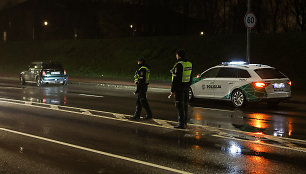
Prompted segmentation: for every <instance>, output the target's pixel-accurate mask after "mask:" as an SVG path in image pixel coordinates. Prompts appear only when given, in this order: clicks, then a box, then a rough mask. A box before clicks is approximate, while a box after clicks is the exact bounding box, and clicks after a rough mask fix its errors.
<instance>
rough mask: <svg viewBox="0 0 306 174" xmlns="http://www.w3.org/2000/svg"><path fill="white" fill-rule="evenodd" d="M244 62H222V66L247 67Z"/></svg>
mask: <svg viewBox="0 0 306 174" xmlns="http://www.w3.org/2000/svg"><path fill="white" fill-rule="evenodd" d="M245 64H247V63H246V62H244V61H232V62H222V65H245Z"/></svg>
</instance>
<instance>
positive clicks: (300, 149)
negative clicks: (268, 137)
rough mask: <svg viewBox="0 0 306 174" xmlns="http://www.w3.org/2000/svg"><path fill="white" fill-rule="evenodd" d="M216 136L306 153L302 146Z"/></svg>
mask: <svg viewBox="0 0 306 174" xmlns="http://www.w3.org/2000/svg"><path fill="white" fill-rule="evenodd" d="M212 136H214V137H219V138H224V139H230V140H236V141H243V142H247V143H253V144H260V145H263V146H272V147H277V148H281V149H286V150H293V151H299V152H305V153H306V148H301V147H293V148H291V147H286V146H280V145H275V144H267V143H262V142H257V141H250V140H243V139H238V138H234V137H226V136H222V135H212Z"/></svg>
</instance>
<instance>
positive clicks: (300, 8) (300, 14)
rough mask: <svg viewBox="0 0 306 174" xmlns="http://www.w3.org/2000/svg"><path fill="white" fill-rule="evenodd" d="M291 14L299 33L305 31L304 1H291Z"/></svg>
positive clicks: (305, 3)
mask: <svg viewBox="0 0 306 174" xmlns="http://www.w3.org/2000/svg"><path fill="white" fill-rule="evenodd" d="M291 4H292V7H293V10H292V11H293V13H294V15H295V20H296V23H297V25H298V26H299V27H300V30H301V31H304V30H305V22H306V1H305V0H292V1H291Z"/></svg>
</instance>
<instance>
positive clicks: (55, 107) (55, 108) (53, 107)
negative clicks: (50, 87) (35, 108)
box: [50, 105, 59, 110]
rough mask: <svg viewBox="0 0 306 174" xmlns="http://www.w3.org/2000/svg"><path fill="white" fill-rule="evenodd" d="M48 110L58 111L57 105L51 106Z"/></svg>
mask: <svg viewBox="0 0 306 174" xmlns="http://www.w3.org/2000/svg"><path fill="white" fill-rule="evenodd" d="M50 108H51V109H53V110H59V108H58V105H51V106H50Z"/></svg>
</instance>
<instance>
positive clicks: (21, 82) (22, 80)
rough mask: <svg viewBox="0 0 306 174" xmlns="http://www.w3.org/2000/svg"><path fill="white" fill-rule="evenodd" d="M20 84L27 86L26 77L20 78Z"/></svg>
mask: <svg viewBox="0 0 306 174" xmlns="http://www.w3.org/2000/svg"><path fill="white" fill-rule="evenodd" d="M20 84H21V85H25V84H26V81H25V80H24V77H23V76H22V75H21V76H20Z"/></svg>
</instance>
